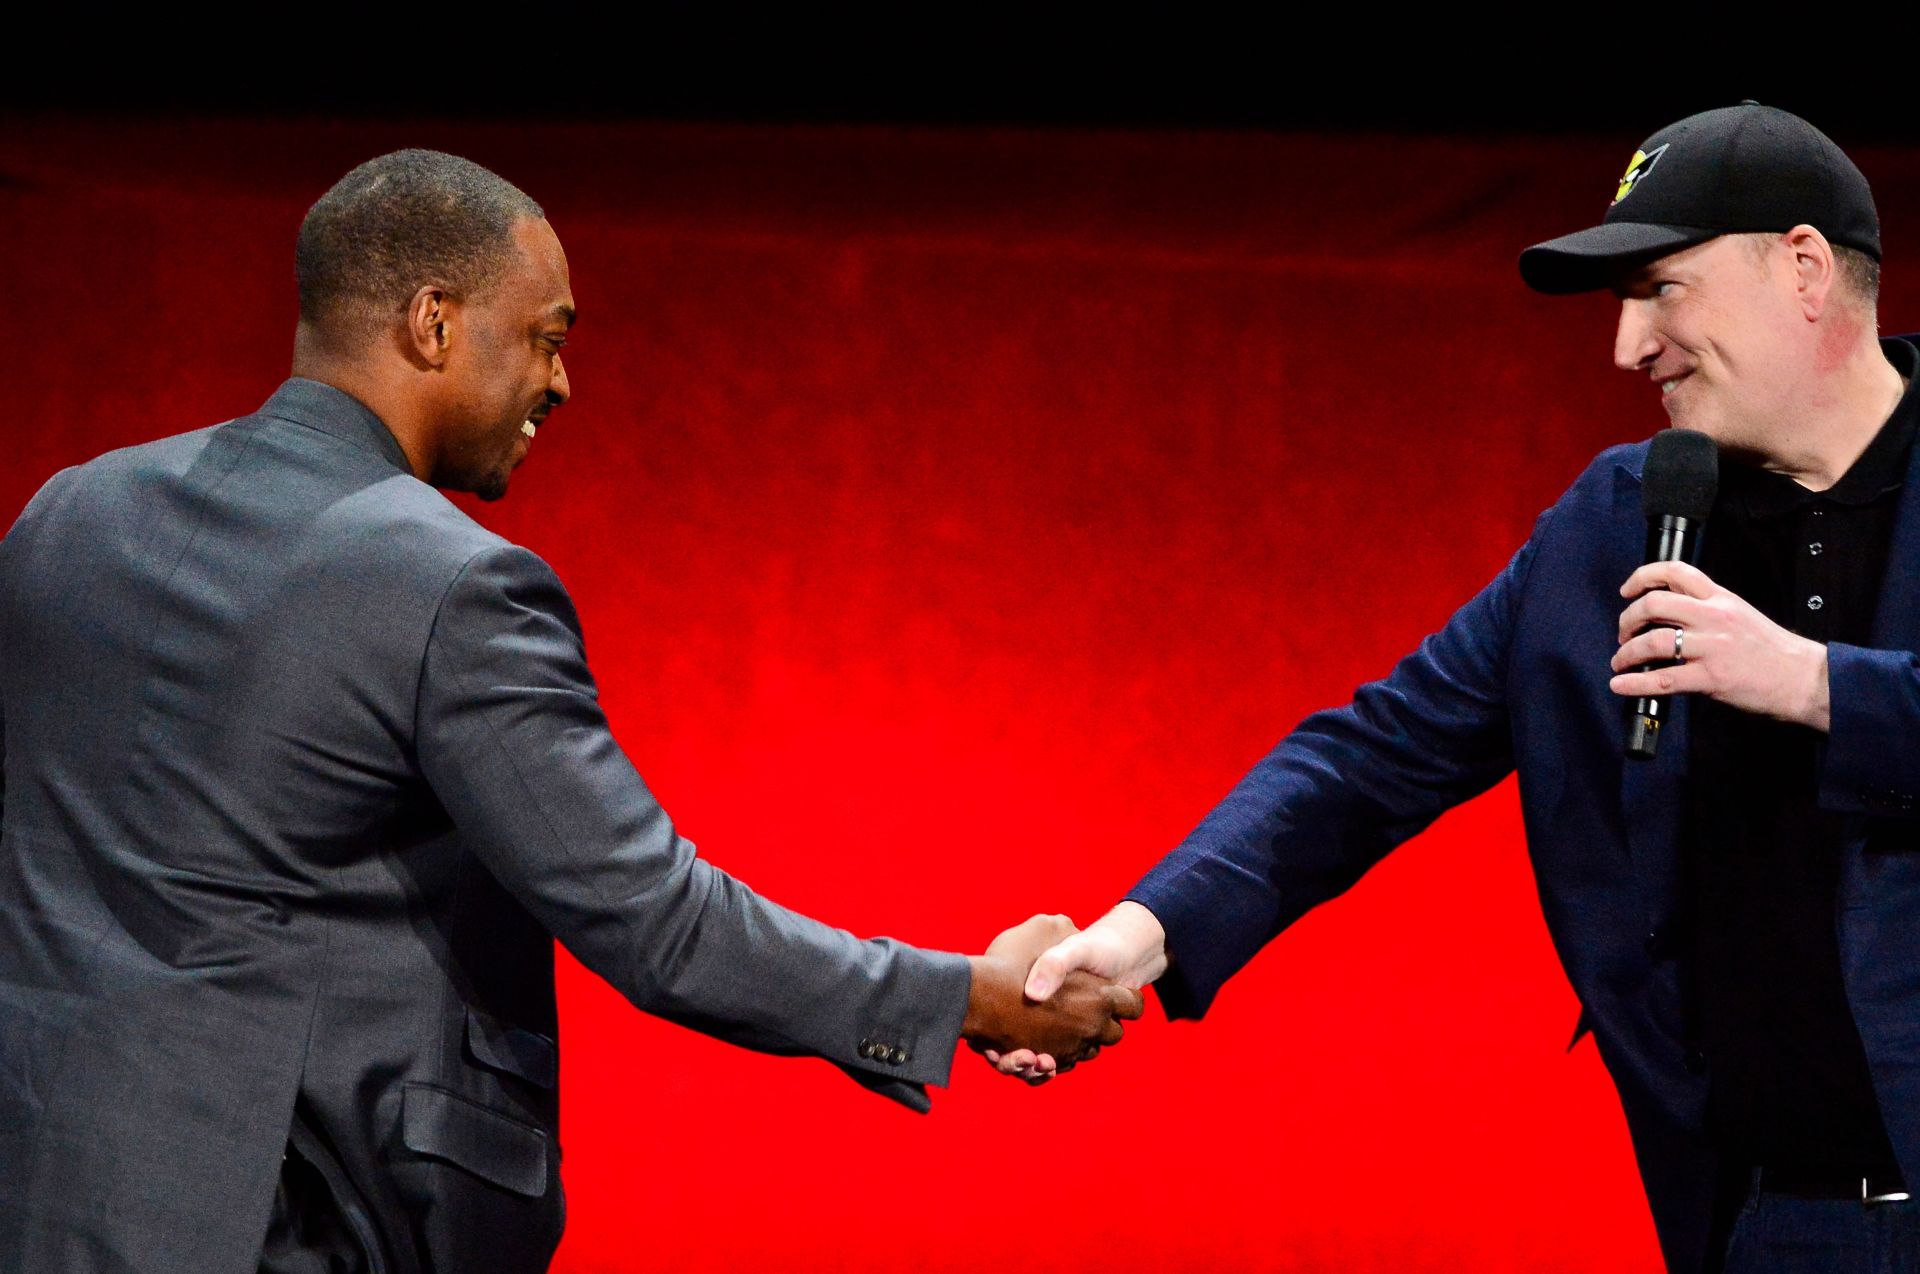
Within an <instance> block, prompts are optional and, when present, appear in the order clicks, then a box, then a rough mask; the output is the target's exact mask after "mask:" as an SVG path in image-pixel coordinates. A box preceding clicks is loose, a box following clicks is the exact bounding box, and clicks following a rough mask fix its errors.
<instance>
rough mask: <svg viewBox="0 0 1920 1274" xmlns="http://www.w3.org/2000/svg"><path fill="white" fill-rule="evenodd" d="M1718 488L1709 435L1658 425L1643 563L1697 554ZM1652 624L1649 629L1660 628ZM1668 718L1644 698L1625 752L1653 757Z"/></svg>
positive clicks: (1647, 490)
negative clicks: (1645, 554) (1701, 534)
mask: <svg viewBox="0 0 1920 1274" xmlns="http://www.w3.org/2000/svg"><path fill="white" fill-rule="evenodd" d="M1719 486H1720V451H1719V448H1717V447H1715V446H1714V445H1713V439H1711V438H1709V437H1707V435H1705V434H1703V433H1701V432H1700V431H1699V430H1697V429H1662V430H1661V431H1660V432H1659V433H1657V434H1655V435H1654V436H1653V445H1652V446H1651V447H1649V448H1648V449H1647V467H1646V469H1645V471H1644V472H1642V474H1641V475H1640V494H1641V502H1642V506H1643V507H1644V508H1645V509H1646V511H1647V561H1649V562H1689V563H1691V562H1692V561H1693V559H1694V558H1695V557H1696V556H1698V554H1699V550H1700V532H1701V531H1702V530H1703V529H1704V528H1705V527H1706V524H1707V514H1708V513H1710V512H1711V511H1712V510H1713V495H1714V492H1715V490H1717V489H1718V487H1719ZM1664 627H1667V625H1664V624H1654V625H1650V626H1649V628H1650V629H1651V628H1664ZM1672 666H1673V665H1672V663H1671V662H1670V661H1666V660H1662V661H1660V662H1657V663H1650V664H1641V665H1640V666H1639V667H1638V668H1635V669H1634V671H1635V672H1646V671H1647V670H1648V669H1650V668H1670V667H1672ZM1666 717H1667V701H1666V699H1665V698H1664V697H1662V698H1645V697H1642V698H1641V699H1639V700H1637V701H1636V702H1635V703H1634V705H1633V720H1632V721H1631V722H1630V723H1629V724H1628V726H1627V755H1628V756H1629V757H1631V758H1633V759H1634V760H1636V761H1651V760H1652V759H1653V751H1654V749H1655V748H1656V747H1658V746H1659V745H1660V724H1661V722H1663V721H1665V720H1666Z"/></svg>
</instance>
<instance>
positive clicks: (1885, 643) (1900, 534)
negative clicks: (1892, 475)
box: [1871, 446, 1920, 651]
mask: <svg viewBox="0 0 1920 1274" xmlns="http://www.w3.org/2000/svg"><path fill="white" fill-rule="evenodd" d="M1915 561H1920V446H1916V447H1914V449H1913V452H1912V454H1911V455H1910V456H1909V457H1908V458H1907V483H1906V485H1905V486H1904V487H1902V488H1901V489H1900V508H1899V511H1898V512H1896V513H1895V514H1894V515H1893V542H1892V543H1891V544H1890V545H1888V546H1887V569H1886V571H1885V573H1884V574H1882V575H1881V577H1880V600H1879V603H1878V604H1877V605H1876V606H1875V607H1874V612H1873V636H1872V638H1871V640H1872V642H1873V646H1874V649H1876V650H1914V651H1920V589H1916V588H1915V587H1914V581H1912V580H1909V579H1908V578H1907V576H1906V574H1905V571H1904V569H1903V567H1904V566H1905V565H1906V564H1907V563H1910V562H1915Z"/></svg>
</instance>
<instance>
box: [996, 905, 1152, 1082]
mask: <svg viewBox="0 0 1920 1274" xmlns="http://www.w3.org/2000/svg"><path fill="white" fill-rule="evenodd" d="M1023 932H1024V934H1025V935H1026V936H1025V937H1023V938H1022V939H1021V944H1020V951H1019V958H1016V960H1015V963H1017V964H1019V965H1020V967H1021V969H1022V974H1021V976H1022V977H1023V978H1024V979H1025V985H1024V986H1023V987H1022V992H1023V995H1024V998H1025V1001H1026V1002H1027V1003H1028V1004H1034V1005H1039V1006H1042V1007H1044V1006H1047V1005H1052V1004H1055V1003H1058V1002H1059V1001H1061V999H1062V998H1063V997H1068V998H1071V997H1072V996H1073V995H1074V994H1075V993H1076V989H1079V988H1084V987H1085V986H1086V985H1088V983H1089V981H1091V982H1092V984H1094V985H1098V986H1107V987H1109V988H1110V993H1112V994H1115V995H1118V996H1124V997H1127V998H1126V999H1125V1000H1124V1001H1122V1003H1123V1004H1124V1007H1125V1008H1126V1010H1127V1011H1125V1012H1118V1011H1116V1012H1115V1014H1114V1016H1115V1017H1116V1018H1127V1019H1132V1018H1137V1017H1139V1016H1140V1011H1141V1008H1142V1001H1141V998H1140V992H1139V988H1140V987H1143V986H1145V985H1146V984H1147V983H1149V982H1151V981H1153V980H1154V979H1155V978H1157V977H1159V976H1160V975H1161V974H1162V973H1164V972H1166V968H1167V955H1166V931H1165V930H1164V929H1163V928H1161V925H1160V922H1159V921H1158V920H1157V919H1155V918H1154V916H1153V913H1152V912H1150V911H1148V910H1147V909H1146V908H1145V907H1143V906H1141V905H1140V904H1139V903H1137V902H1123V903H1121V904H1120V905H1119V906H1117V907H1115V908H1114V909H1113V910H1112V911H1110V912H1108V913H1107V914H1106V915H1104V916H1102V917H1101V918H1100V919H1099V920H1097V921H1096V922H1094V923H1093V924H1092V925H1090V926H1088V927H1087V928H1086V929H1082V930H1076V929H1075V928H1074V926H1073V923H1072V922H1071V921H1070V920H1068V919H1067V918H1066V917H1065V916H1035V917H1034V918H1033V919H1032V920H1029V921H1028V922H1027V923H1026V924H1025V925H1022V926H1020V927H1019V928H1018V929H1009V930H1008V931H1007V932H1006V933H1004V934H1001V935H1000V938H999V939H998V940H996V942H995V946H996V947H997V946H999V945H1000V942H1003V941H1006V940H1007V939H1008V938H1009V937H1010V936H1011V935H1013V934H1016V933H1023ZM1039 937H1047V938H1049V939H1050V942H1049V943H1048V944H1045V950H1044V951H1041V952H1039V953H1037V955H1038V958H1034V957H1033V956H1030V955H1028V954H1027V951H1028V949H1029V948H1028V947H1027V946H1026V945H1025V943H1026V942H1027V941H1030V940H1031V939H1032V938H1039ZM988 950H989V951H992V950H993V948H988ZM1028 965H1031V968H1028V967H1027V966H1028ZM1112 1037H1113V1038H1112V1040H1109V1041H1107V1042H1109V1043H1111V1042H1113V1041H1117V1040H1118V1039H1119V1038H1120V1024H1119V1023H1118V1022H1117V1021H1116V1022H1114V1023H1113V1031H1112ZM970 1042H972V1044H973V1047H974V1049H975V1051H977V1052H979V1053H981V1054H982V1055H983V1056H985V1057H986V1059H987V1061H988V1063H989V1064H991V1065H992V1066H993V1068H994V1069H995V1070H997V1071H999V1072H1000V1073H1001V1074H1002V1075H1011V1076H1014V1077H1015V1078H1018V1079H1023V1080H1025V1081H1026V1082H1027V1083H1029V1084H1044V1083H1045V1082H1046V1081H1047V1080H1049V1079H1051V1078H1053V1076H1054V1075H1056V1074H1059V1073H1061V1072H1064V1071H1069V1070H1072V1069H1073V1065H1074V1063H1075V1062H1076V1061H1085V1060H1087V1058H1088V1057H1090V1056H1091V1055H1092V1053H1097V1052H1098V1051H1099V1050H1098V1048H1095V1049H1093V1050H1092V1052H1087V1051H1086V1050H1082V1052H1081V1054H1079V1055H1075V1054H1072V1053H1062V1052H1059V1051H1057V1050H1055V1049H1051V1048H1048V1047H1046V1046H1045V1045H1044V1043H1042V1042H1036V1041H1033V1040H1010V1041H1008V1042H1006V1043H999V1044H996V1043H993V1042H989V1041H983V1040H973V1041H970Z"/></svg>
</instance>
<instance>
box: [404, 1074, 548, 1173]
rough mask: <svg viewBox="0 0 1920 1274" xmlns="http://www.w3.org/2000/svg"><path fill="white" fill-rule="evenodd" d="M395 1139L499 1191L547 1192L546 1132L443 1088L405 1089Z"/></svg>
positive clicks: (417, 1087)
mask: <svg viewBox="0 0 1920 1274" xmlns="http://www.w3.org/2000/svg"><path fill="white" fill-rule="evenodd" d="M400 1139H401V1141H403V1142H404V1143H405V1144H406V1147H407V1149H409V1150H411V1151H414V1152H415V1153H417V1154H423V1155H427V1156H430V1157H431V1158H435V1159H444V1160H446V1161H447V1162H448V1163H451V1164H453V1165H455V1166H456V1167H460V1168H464V1169H466V1170H467V1171H468V1172H471V1173H472V1174H473V1175H474V1176H476V1177H479V1178H480V1179H481V1180H483V1181H489V1182H492V1183H493V1184H494V1185H497V1186H499V1187H500V1188H501V1189H502V1190H511V1191H513V1192H514V1193H515V1194H524V1195H526V1196H527V1197H528V1198H532V1199H537V1198H539V1197H541V1196H542V1195H544V1194H546V1192H547V1134H546V1133H544V1132H542V1131H541V1130H540V1129H538V1128H535V1127H533V1126H532V1125H530V1124H523V1123H521V1122H520V1121H519V1120H517V1119H513V1118H511V1117H509V1116H507V1115H503V1114H501V1113H500V1112H499V1111H496V1110H489V1109H488V1108H487V1107H485V1106H482V1105H480V1104H479V1103H478V1102H471V1101H468V1100H467V1099H466V1098H464V1097H460V1096H457V1095H455V1094H453V1093H450V1092H448V1091H446V1090H445V1089H444V1088H434V1087H432V1086H430V1085H427V1084H408V1085H406V1086H405V1088H404V1089H403V1091H402V1096H401V1108H400Z"/></svg>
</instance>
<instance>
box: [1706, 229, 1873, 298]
mask: <svg viewBox="0 0 1920 1274" xmlns="http://www.w3.org/2000/svg"><path fill="white" fill-rule="evenodd" d="M1740 237H1741V238H1742V239H1745V240H1746V241H1747V247H1748V248H1749V249H1751V250H1752V253H1753V259H1754V260H1755V261H1760V262H1764V261H1765V260H1766V259H1767V254H1768V253H1769V252H1771V251H1772V250H1773V245H1774V244H1776V243H1778V242H1780V236H1779V235H1778V234H1775V233H1774V232H1773V231H1771V230H1761V231H1756V232H1752V233H1746V234H1742V235H1741V236H1740ZM1827 246H1828V247H1830V248H1832V249H1833V268H1834V273H1835V274H1837V275H1839V276H1840V286H1841V288H1842V289H1844V290H1845V292H1846V293H1847V295H1848V296H1849V297H1850V298H1851V299H1852V300H1853V301H1854V303H1855V304H1857V305H1859V306H1860V307H1861V308H1862V309H1864V310H1866V312H1867V313H1869V314H1873V313H1876V312H1877V311H1878V310H1879V308H1880V263H1879V262H1878V261H1876V260H1874V259H1873V257H1871V256H1870V255H1868V254H1867V253H1865V252H1862V251H1861V250H1860V249H1858V248H1849V247H1847V246H1846V245H1845V244H1840V243H1833V242H1831V241H1829V242H1828V244H1827Z"/></svg>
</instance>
